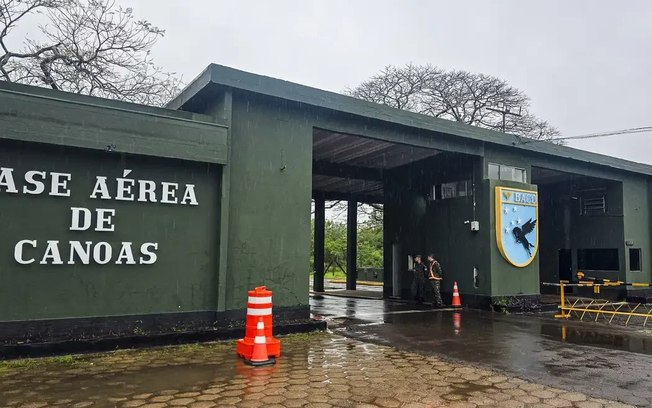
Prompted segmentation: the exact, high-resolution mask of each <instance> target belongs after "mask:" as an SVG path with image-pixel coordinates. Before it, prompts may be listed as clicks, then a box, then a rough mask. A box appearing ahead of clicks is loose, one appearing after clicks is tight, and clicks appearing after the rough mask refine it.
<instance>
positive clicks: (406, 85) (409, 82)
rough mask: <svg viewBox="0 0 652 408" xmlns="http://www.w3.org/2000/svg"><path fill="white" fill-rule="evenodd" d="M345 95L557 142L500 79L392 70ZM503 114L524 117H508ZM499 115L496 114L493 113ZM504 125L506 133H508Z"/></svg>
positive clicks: (422, 68) (421, 68) (413, 68)
mask: <svg viewBox="0 0 652 408" xmlns="http://www.w3.org/2000/svg"><path fill="white" fill-rule="evenodd" d="M346 93H348V94H349V95H351V96H354V97H356V98H360V99H364V100H367V101H371V102H376V103H381V104H384V105H388V106H392V107H394V108H397V109H404V110H409V111H413V112H418V113H422V114H426V115H430V116H434V117H437V118H443V119H449V120H454V121H457V122H462V123H466V124H468V125H474V126H480V127H484V128H489V129H494V130H501V131H505V132H508V133H513V134H516V135H519V136H524V137H528V138H532V139H537V140H548V141H552V140H554V139H555V137H558V136H559V131H558V130H557V129H555V128H554V127H552V126H551V125H550V124H549V123H548V122H546V121H542V120H540V119H538V118H537V117H535V116H534V115H533V114H532V113H530V112H529V107H530V105H529V102H530V99H529V97H528V96H527V95H525V94H524V93H523V92H522V91H520V90H519V89H517V88H514V87H512V86H510V85H509V84H508V83H507V82H505V81H504V80H502V79H500V78H496V77H493V76H490V75H484V74H475V73H471V72H466V71H445V70H443V69H440V68H438V67H435V66H432V65H412V64H408V65H406V66H405V67H394V66H387V67H385V68H384V69H383V70H381V72H380V73H379V74H377V75H374V76H373V77H371V78H370V79H368V80H366V81H364V82H363V83H361V84H360V85H358V86H357V87H355V88H353V89H347V90H346ZM497 106H501V109H500V110H503V111H506V110H509V111H510V112H520V115H519V116H515V115H507V116H506V117H505V118H503V116H504V115H505V114H504V113H501V112H498V111H497V110H496V109H495V107H497ZM492 107H493V108H494V109H491V108H492ZM503 124H504V127H503Z"/></svg>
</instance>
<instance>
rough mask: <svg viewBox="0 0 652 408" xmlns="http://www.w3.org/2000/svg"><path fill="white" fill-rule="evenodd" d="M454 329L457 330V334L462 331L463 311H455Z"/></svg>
mask: <svg viewBox="0 0 652 408" xmlns="http://www.w3.org/2000/svg"><path fill="white" fill-rule="evenodd" d="M453 329H454V331H455V335H456V336H457V335H459V334H460V331H462V313H461V312H453Z"/></svg>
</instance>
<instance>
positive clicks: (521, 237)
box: [512, 218, 537, 256]
mask: <svg viewBox="0 0 652 408" xmlns="http://www.w3.org/2000/svg"><path fill="white" fill-rule="evenodd" d="M536 225H537V220H534V221H533V220H532V218H530V220H529V221H527V222H526V223H525V224H523V227H514V229H513V230H512V233H513V234H514V238H516V242H518V243H519V244H521V245H523V248H525V250H526V251H527V254H528V255H529V256H532V251H531V249H530V248H534V245H532V244H531V243H530V241H528V239H527V235H528V234H529V233H531V232H532V231H534V227H536Z"/></svg>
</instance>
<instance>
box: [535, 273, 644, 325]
mask: <svg viewBox="0 0 652 408" xmlns="http://www.w3.org/2000/svg"><path fill="white" fill-rule="evenodd" d="M578 277H579V278H580V279H582V278H584V274H582V273H581V272H579V273H578ZM586 279H588V280H584V281H582V280H580V282H579V283H570V282H568V281H560V282H559V283H544V285H546V286H557V287H559V295H560V299H559V313H558V314H556V315H555V317H556V318H559V319H570V318H571V317H576V318H578V319H579V320H580V321H583V320H585V319H586V320H593V321H595V322H597V321H598V320H600V318H601V317H602V318H603V319H604V321H606V322H607V323H612V322H614V320H615V322H616V323H619V324H624V325H629V324H630V323H632V324H634V323H635V324H637V325H638V324H640V323H642V324H643V327H645V326H646V325H647V323H648V320H650V319H652V305H647V304H644V303H637V304H634V303H629V302H612V301H608V300H603V299H590V298H586V297H574V298H569V297H568V296H567V294H566V291H565V289H566V288H568V287H592V288H593V293H595V294H599V293H600V289H601V288H603V287H619V286H632V287H652V285H651V284H649V283H626V282H620V281H608V280H606V279H605V280H600V279H595V278H586ZM651 321H652V320H651Z"/></svg>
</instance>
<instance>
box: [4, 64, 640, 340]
mask: <svg viewBox="0 0 652 408" xmlns="http://www.w3.org/2000/svg"><path fill="white" fill-rule="evenodd" d="M0 125H1V127H0V129H2V131H1V132H0V224H1V225H2V226H3V234H1V235H0V282H1V283H2V284H0V333H1V334H2V335H1V340H2V341H3V342H5V343H16V342H21V341H30V342H41V341H56V340H61V339H77V338H87V337H93V336H111V335H114V336H115V335H119V336H126V335H133V334H140V333H152V332H156V333H164V332H179V331H191V330H206V329H209V330H219V329H221V328H225V327H228V326H231V325H233V323H234V322H238V321H242V319H243V318H244V314H245V309H246V299H247V295H246V292H247V290H249V289H251V288H253V287H254V286H258V285H267V286H268V287H269V288H270V289H271V290H272V291H273V292H274V310H275V314H276V316H277V319H279V321H301V320H307V319H309V316H310V309H309V273H310V271H309V261H310V257H311V253H310V239H311V236H310V234H311V232H310V231H311V229H310V219H311V203H312V202H313V200H314V203H315V209H316V214H315V225H316V228H315V230H316V232H315V254H314V256H315V266H316V271H315V272H316V273H315V282H314V288H315V290H316V291H320V290H323V274H324V270H323V269H324V268H323V225H324V202H325V201H326V200H335V199H336V200H347V201H349V203H350V205H349V208H350V211H349V217H348V220H349V238H350V239H349V251H348V254H349V259H348V262H347V267H348V268H349V283H348V286H349V288H350V289H354V288H355V271H356V262H355V259H356V257H355V252H356V251H355V238H356V229H355V224H356V210H355V209H356V208H357V207H356V203H358V202H366V203H382V204H384V206H385V211H384V262H385V266H384V271H383V274H382V276H383V277H384V295H385V296H386V297H401V298H409V297H410V286H411V283H412V273H411V272H410V268H411V264H410V262H411V256H412V255H414V254H415V253H423V254H425V253H430V252H433V253H434V254H435V255H436V257H437V258H438V259H439V260H440V262H441V264H442V266H443V268H444V272H445V281H444V285H443V291H444V292H445V293H446V292H450V291H451V289H452V282H453V281H457V282H458V284H459V288H460V293H461V297H462V301H463V302H464V303H465V304H469V305H471V306H478V307H486V306H488V305H489V304H490V303H491V302H492V300H495V299H496V298H500V297H505V296H509V297H517V298H518V297H522V298H528V299H533V300H536V298H537V297H538V296H539V295H540V294H541V293H542V292H545V291H546V290H547V289H548V288H547V287H544V286H542V282H548V281H551V282H554V281H558V280H559V279H572V278H573V276H574V274H575V272H577V271H579V270H581V271H584V272H585V273H587V274H589V273H590V274H591V275H592V276H596V277H599V278H609V279H620V280H626V281H628V282H650V271H651V266H652V265H651V264H650V260H651V254H650V249H651V242H650V203H651V202H652V197H651V193H652V191H651V188H650V182H651V180H652V166H648V165H643V164H638V163H633V162H629V161H625V160H620V159H616V158H612V157H607V156H603V155H598V154H593V153H588V152H585V151H580V150H576V149H572V148H568V147H563V146H557V145H554V144H550V143H544V142H535V141H531V140H524V139H522V138H519V137H517V136H514V135H509V134H502V133H498V132H494V131H490V130H486V129H481V128H477V127H472V126H466V125H462V124H459V123H455V122H451V121H446V120H441V119H436V118H432V117H428V116H423V115H419V114H415V113H410V112H406V111H399V110H395V109H392V108H388V107H385V106H381V105H376V104H373V103H368V102H365V101H360V100H356V99H353V98H350V97H348V96H344V95H340V94H335V93H331V92H326V91H322V90H318V89H314V88H309V87H306V86H302V85H298V84H294V83H291V82H285V81H281V80H277V79H273V78H268V77H264V76H260V75H255V74H252V73H247V72H242V71H238V70H235V69H232V68H228V67H224V66H220V65H210V66H209V67H208V68H207V69H206V70H205V71H204V72H203V73H202V74H201V75H200V76H199V77H197V78H196V79H195V80H194V81H193V82H192V83H191V84H190V85H189V86H188V87H187V88H186V89H185V90H184V91H183V92H182V94H181V95H179V96H178V97H177V98H176V99H175V100H174V101H172V102H170V104H169V105H168V107H167V108H166V109H162V108H152V107H146V106H139V105H134V104H129V103H122V102H116V101H109V100H104V99H98V98H92V97H85V96H79V95H72V94H67V93H63V92H58V91H52V90H47V89H40V88H34V87H29V86H21V85H16V84H9V83H2V82H0ZM626 294H627V293H618V294H616V296H624V295H626ZM629 294H630V295H631V293H629Z"/></svg>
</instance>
